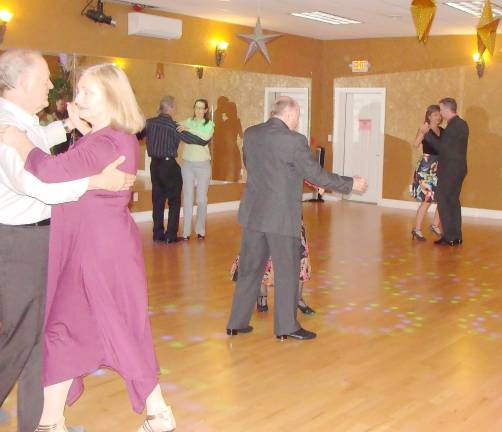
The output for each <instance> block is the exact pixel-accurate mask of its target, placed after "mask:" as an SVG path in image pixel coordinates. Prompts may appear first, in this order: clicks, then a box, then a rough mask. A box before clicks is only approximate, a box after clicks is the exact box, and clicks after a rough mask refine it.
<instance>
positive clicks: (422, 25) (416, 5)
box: [411, 0, 437, 43]
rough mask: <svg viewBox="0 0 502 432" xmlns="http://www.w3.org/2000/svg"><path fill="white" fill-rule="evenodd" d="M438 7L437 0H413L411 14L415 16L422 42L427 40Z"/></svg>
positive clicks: (418, 34)
mask: <svg viewBox="0 0 502 432" xmlns="http://www.w3.org/2000/svg"><path fill="white" fill-rule="evenodd" d="M436 9H437V6H436V2H435V0H413V1H412V2H411V15H412V16H413V21H414V23H415V29H416V30H417V37H418V40H419V41H420V42H423V43H425V42H427V38H428V37H429V31H430V29H431V26H432V21H433V20H434V15H435V14H436Z"/></svg>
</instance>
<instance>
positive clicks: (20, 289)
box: [0, 225, 49, 432]
mask: <svg viewBox="0 0 502 432" xmlns="http://www.w3.org/2000/svg"><path fill="white" fill-rule="evenodd" d="M48 248H49V227H48V226H43V227H13V226H6V225H0V406H1V405H2V404H3V402H4V401H5V399H6V398H7V396H8V395H9V393H10V391H11V390H12V388H13V387H14V385H15V384H16V382H17V383H18V394H17V410H18V430H19V431H20V432H33V431H34V430H35V428H36V427H37V425H38V422H39V420H40V416H41V414H42V408H43V387H42V345H43V321H44V306H45V291H46V286H47V261H48Z"/></svg>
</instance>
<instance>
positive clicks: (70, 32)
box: [2, 0, 322, 210]
mask: <svg viewBox="0 0 502 432" xmlns="http://www.w3.org/2000/svg"><path fill="white" fill-rule="evenodd" d="M84 4H85V2H84V1H80V2H78V1H75V0H51V1H50V2H48V1H45V0H44V1H41V0H22V1H20V0H5V1H4V2H3V3H2V6H3V7H7V8H9V9H10V10H11V11H12V12H13V13H14V14H15V15H14V18H13V20H12V21H11V23H9V28H8V30H7V34H6V36H5V39H4V44H3V48H12V47H24V48H33V49H39V50H41V51H44V52H49V53H50V52H52V53H59V52H69V53H78V54H82V55H85V56H110V57H121V58H125V59H142V60H145V61H146V62H151V63H152V65H155V64H156V63H157V62H163V63H178V64H185V65H187V64H188V65H202V66H215V62H214V45H212V43H211V41H214V40H226V41H228V42H230V47H229V49H228V52H227V56H226V58H225V59H224V63H223V65H222V66H221V68H219V70H218V72H215V71H214V70H211V69H210V70H208V71H206V72H207V75H208V76H211V75H212V74H213V75H214V76H216V75H219V76H221V77H222V79H221V81H218V83H217V85H216V84H215V86H213V89H214V90H213V91H214V92H215V93H219V92H222V91H223V88H225V90H227V89H228V90H231V91H232V93H234V92H235V94H236V95H237V90H238V88H239V87H240V86H241V85H242V87H243V88H244V90H245V91H243V92H241V93H240V94H239V95H238V96H236V97H238V98H239V101H240V100H242V101H241V102H239V103H240V104H241V106H243V108H241V109H240V110H239V114H240V115H241V116H242V121H243V126H244V127H245V125H247V124H248V123H251V122H254V119H255V118H256V119H257V120H256V121H261V120H262V113H263V108H262V107H261V105H260V103H256V104H254V103H250V100H249V99H247V96H249V95H247V94H246V90H249V88H250V87H256V86H258V85H262V84H263V83H264V82H277V83H286V82H288V83H291V82H292V81H289V80H288V77H289V78H292V77H305V78H314V77H317V81H318V83H317V84H316V85H314V86H313V91H312V112H314V111H315V113H320V112H321V110H320V107H319V106H318V107H317V108H316V104H319V103H320V100H321V95H320V91H321V86H320V82H321V80H320V70H321V68H320V62H319V52H320V51H321V49H322V42H321V41H317V40H314V39H309V38H302V37H297V36H291V35H284V36H282V37H281V38H279V39H277V40H275V41H273V42H272V43H270V44H269V52H270V56H271V58H272V63H271V64H268V63H267V61H266V60H265V59H264V58H263V57H262V56H261V54H259V53H258V54H256V55H255V56H253V58H251V59H250V61H249V62H248V63H247V64H246V65H244V64H243V60H244V57H245V54H246V50H247V43H245V42H244V41H241V40H240V39H238V38H237V37H236V36H235V35H236V34H237V33H252V29H251V28H249V27H243V26H238V25H232V24H226V23H222V22H216V21H209V20H204V19H198V18H193V17H187V16H179V15H174V14H164V13H161V12H158V11H148V13H153V14H158V15H165V16H169V17H174V18H179V19H182V20H183V37H182V38H181V39H180V40H172V41H166V40H162V39H155V38H145V37H139V36H128V35H127V13H128V12H130V11H132V9H131V7H129V6H127V5H120V4H108V3H107V4H105V11H106V13H107V14H110V15H112V16H113V17H114V18H115V19H116V20H117V22H118V25H117V27H111V26H108V25H98V24H96V23H93V22H92V21H91V20H89V19H87V18H85V17H82V16H81V15H80V11H81V9H82V7H83V6H84ZM145 65H146V64H145ZM144 67H146V66H144ZM126 68H127V60H126ZM139 69H140V68H137V69H136V70H138V71H139ZM181 70H182V69H181V68H180V67H178V68H175V67H174V66H173V68H172V70H171V72H173V73H175V75H174V79H173V81H172V82H170V83H169V85H166V84H165V83H160V82H159V83H157V84H154V86H155V88H156V89H158V88H159V87H167V88H168V89H169V91H171V92H173V93H175V94H174V95H175V96H180V95H182V93H183V90H181V89H180V87H182V86H186V87H187V92H191V93H192V94H191V96H190V98H192V97H194V95H195V94H197V95H198V94H199V93H198V91H201V92H203V90H204V89H203V87H204V86H206V88H207V84H205V83H207V82H209V78H208V79H207V80H206V81H204V80H203V82H200V83H197V82H196V79H195V78H194V77H195V73H194V74H193V75H192V74H190V75H189V74H186V73H183V74H182V75H179V74H178V75H176V73H177V71H178V72H179V71H181ZM244 71H245V72H254V73H255V74H253V75H250V76H249V77H251V79H250V78H248V77H245V75H244V74H242V72H244ZM166 72H167V70H166ZM239 72H240V73H241V74H240V75H239ZM128 73H132V75H133V76H131V78H132V80H133V81H135V83H136V84H135V85H136V86H137V87H138V86H139V84H138V83H140V82H141V79H142V77H141V76H139V75H136V73H135V72H134V70H129V71H128ZM150 74H151V72H148V74H145V76H150ZM262 74H267V75H270V74H273V75H283V77H277V79H274V78H271V77H270V76H269V77H268V78H264V77H265V76H264V75H262ZM284 76H288V77H284ZM166 77H167V73H166ZM192 77H193V78H192ZM143 78H144V77H143ZM177 79H180V80H181V82H177V81H176V80H177ZM214 79H216V78H214ZM241 80H242V81H241ZM254 80H256V81H254ZM267 80H268V81H267ZM165 82H166V81H165ZM302 82H305V80H303V81H302ZM188 87H190V90H188ZM171 89H173V90H171ZM157 99H158V97H157V94H155V93H154V92H153V91H152V92H151V94H150V95H148V94H146V93H144V94H143V95H142V96H140V103H141V104H142V106H144V107H145V112H146V114H153V112H154V111H155V106H156V105H157V103H158V100H157ZM260 100H261V98H260ZM244 107H245V109H244ZM260 111H261V113H260V115H259V116H258V115H257V113H258V112H260ZM187 115H189V108H188V107H186V105H185V104H180V118H183V117H185V116H187ZM320 120H321V119H320V116H318V115H317V114H315V115H313V116H312V119H311V122H312V124H311V131H312V134H313V135H316V133H317V130H316V128H317V127H319V125H320V123H321V121H320ZM142 188H143V186H142V185H137V186H136V189H137V190H138V191H140V201H139V202H138V203H135V204H134V205H133V207H132V208H133V210H147V209H150V208H151V204H150V203H149V192H148V191H147V192H142V191H141V189H142ZM241 190H242V185H241V184H236V185H218V186H211V187H210V192H209V200H210V202H221V201H227V200H228V201H233V200H238V199H240V193H241Z"/></svg>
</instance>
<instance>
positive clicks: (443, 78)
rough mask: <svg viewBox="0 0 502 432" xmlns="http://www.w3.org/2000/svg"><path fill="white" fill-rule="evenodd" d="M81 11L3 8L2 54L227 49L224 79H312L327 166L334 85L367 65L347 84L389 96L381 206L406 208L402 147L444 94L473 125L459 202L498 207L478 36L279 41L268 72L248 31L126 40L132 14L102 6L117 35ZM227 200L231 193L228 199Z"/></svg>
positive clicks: (166, 57) (495, 140) (216, 27)
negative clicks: (237, 75)
mask: <svg viewBox="0 0 502 432" xmlns="http://www.w3.org/2000/svg"><path fill="white" fill-rule="evenodd" d="M83 4H84V2H83V1H82V2H75V1H68V0H52V1H51V2H50V3H49V2H45V1H40V0H22V1H19V0H5V1H4V2H3V5H5V6H7V7H9V8H10V9H11V10H12V11H13V12H14V13H15V17H14V19H13V21H12V22H11V23H10V24H9V28H8V31H7V34H6V37H5V42H4V47H32V48H38V49H40V50H43V51H52V52H61V51H66V52H78V53H81V54H85V55H94V56H119V57H125V58H136V59H144V60H148V61H151V62H158V61H162V62H170V63H183V64H193V65H205V66H213V65H214V60H213V52H214V48H213V47H212V46H211V45H210V41H211V40H212V39H216V38H219V39H225V40H227V41H229V42H230V48H229V51H228V55H227V57H226V59H225V62H224V65H223V67H222V68H223V69H232V70H240V71H250V72H260V73H270V74H279V75H289V76H298V77H310V78H312V106H311V110H312V118H311V131H312V136H313V138H314V140H315V142H316V144H321V145H325V146H326V147H327V150H328V155H327V156H328V157H327V159H328V161H330V160H331V144H328V143H327V136H328V134H331V133H332V131H333V82H334V79H335V78H337V79H338V78H345V77H349V76H352V74H351V72H350V70H349V69H348V67H347V65H348V63H349V62H350V61H351V60H354V59H367V60H369V61H370V63H371V65H372V68H371V71H370V73H369V74H368V75H367V76H365V77H359V78H355V79H351V80H350V81H345V83H348V82H350V85H354V86H356V85H365V86H369V85H371V86H374V85H386V86H387V92H388V101H389V103H388V106H387V123H386V140H385V173H384V198H394V199H400V198H405V196H406V192H405V191H406V187H407V184H408V182H409V176H410V174H411V167H412V164H413V160H414V158H415V157H416V154H412V153H411V152H410V149H409V148H406V146H405V144H404V142H406V143H407V142H408V141H409V140H410V139H412V138H413V135H414V133H415V129H416V125H417V124H418V123H419V122H420V121H421V120H422V117H423V111H424V109H425V107H426V105H428V104H429V103H432V102H436V101H437V99H438V97H440V96H444V95H446V91H448V92H449V94H448V96H453V97H456V98H457V99H458V100H459V102H460V112H461V113H462V114H463V115H465V117H466V119H467V120H468V121H469V123H470V125H471V141H470V152H469V164H470V172H469V177H468V179H467V180H466V183H465V188H464V192H463V201H464V205H467V206H473V207H484V208H492V209H500V208H501V206H502V200H500V192H499V189H500V179H501V173H500V168H498V167H499V166H501V162H502V160H501V159H500V134H501V131H499V125H500V124H502V123H501V122H500V117H501V116H502V108H500V103H499V100H500V94H499V92H500V90H499V84H498V82H499V77H500V76H501V72H502V71H501V70H500V66H499V65H498V64H497V62H498V57H499V56H500V53H497V55H496V57H495V58H494V59H493V61H492V62H491V64H489V65H488V67H487V73H486V76H485V77H484V78H483V79H481V80H478V78H477V77H476V75H475V71H474V65H473V64H472V60H471V55H472V53H473V52H474V50H475V49H476V37H475V36H447V37H444V36H443V37H431V38H430V39H429V42H428V43H427V45H423V44H420V43H418V42H417V41H416V39H415V38H388V39H365V40H341V41H317V40H313V39H309V38H302V37H296V36H291V35H285V36H283V37H281V38H279V39H277V40H276V41H274V42H272V43H271V44H270V45H269V49H270V54H271V57H272V64H271V65H269V64H267V62H266V61H265V60H264V59H263V58H262V57H261V56H260V55H256V56H255V57H253V58H252V59H251V60H250V61H249V63H248V64H247V65H243V58H244V55H245V51H246V48H247V45H246V43H244V42H242V41H240V40H239V39H238V38H236V37H235V34H236V33H240V32H244V33H247V32H250V31H251V29H249V28H246V27H242V26H237V25H231V24H225V23H220V22H215V21H209V20H203V19H198V18H191V17H186V16H176V15H171V14H166V15H168V16H174V17H179V18H182V19H183V38H182V39H181V40H179V41H164V40H157V39H152V38H142V37H128V36H127V35H126V33H127V32H126V22H127V12H129V11H130V8H129V7H128V6H124V5H113V4H106V12H107V13H109V14H111V15H113V16H114V18H116V19H117V20H118V22H119V24H118V26H117V28H112V27H110V26H106V25H97V24H95V23H93V22H91V21H90V20H88V19H86V18H84V17H81V16H80V8H81V7H82V6H83ZM153 13H157V12H153ZM499 37H500V36H499ZM422 72H423V73H422ZM358 80H359V81H358ZM340 83H342V81H340ZM378 83H380V84H378ZM343 85H345V84H343ZM335 156H336V155H335ZM391 179H400V180H399V181H397V180H396V181H393V180H391ZM237 186H239V185H237ZM232 190H233V189H232ZM220 192H221V191H220ZM233 193H234V192H231V193H230V196H229V197H230V198H231V199H233V197H234V195H232V194H233ZM210 195H211V194H210Z"/></svg>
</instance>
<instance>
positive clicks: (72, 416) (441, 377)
mask: <svg viewBox="0 0 502 432" xmlns="http://www.w3.org/2000/svg"><path fill="white" fill-rule="evenodd" d="M304 217H305V221H306V226H307V236H308V238H309V242H310V249H311V257H312V266H313V279H312V280H311V281H310V282H308V283H307V284H306V293H305V297H306V300H307V302H308V303H309V304H310V305H311V306H312V307H313V308H314V309H316V310H317V314H316V315H313V316H308V317H306V316H299V318H300V321H301V323H302V325H303V326H304V327H305V328H307V329H310V330H314V331H316V332H317V333H318V338H317V339H315V340H313V341H305V342H299V341H294V340H287V341H285V342H279V341H278V340H276V338H275V337H274V335H273V334H272V331H273V310H272V309H273V308H272V309H271V310H270V311H269V312H268V313H263V314H256V313H255V314H254V316H253V320H252V325H253V326H254V327H255V331H254V332H253V333H251V334H246V335H239V336H236V337H232V338H229V337H227V336H226V334H225V327H226V321H227V316H228V312H229V308H230V303H231V298H232V292H233V283H232V282H231V281H230V280H229V275H228V273H229V268H230V265H231V263H232V260H233V258H234V256H235V255H236V253H237V252H238V248H239V238H240V230H239V227H238V225H237V224H236V212H229V213H220V214H212V215H209V220H208V237H207V239H206V240H205V241H197V240H195V239H192V240H190V241H189V242H185V243H178V244H173V245H159V244H154V243H153V242H152V240H151V224H150V223H144V224H141V225H140V227H141V231H142V235H143V240H144V250H145V259H146V266H147V270H148V282H149V292H150V307H151V319H152V326H153V331H154V339H155V345H156V350H157V354H158V358H159V362H160V366H161V376H160V381H161V383H162V384H161V385H162V388H163V391H164V393H165V395H166V397H167V398H168V400H169V402H170V403H172V406H173V410H174V413H175V415H176V418H177V421H178V429H177V431H179V432H190V431H192V432H290V431H297V432H300V431H301V432H314V431H316V432H317V431H319V432H464V431H465V432H497V431H502V292H501V285H500V281H501V276H502V271H501V266H500V262H501V255H502V223H501V222H497V221H491V222H490V221H487V220H482V219H472V218H464V245H463V246H460V247H456V248H451V247H440V246H435V245H433V243H432V240H433V236H432V234H430V235H428V237H429V240H428V241H427V242H424V243H419V242H417V241H412V240H411V235H410V229H411V227H412V223H413V218H414V213H413V212H411V211H405V210H393V209H388V208H380V207H377V206H373V205H367V204H357V203H348V202H338V203H336V202H328V203H325V204H310V203H307V204H305V208H304ZM117 247H120V245H117ZM270 294H271V295H272V299H271V303H273V292H271V293H270ZM76 319H78V317H76ZM85 384H86V391H85V393H84V395H83V396H82V398H81V399H80V400H79V401H78V402H77V404H76V405H75V406H74V407H71V408H70V409H68V410H67V414H66V415H67V424H68V425H69V426H71V428H72V429H70V431H73V432H83V431H85V432H109V431H114V432H115V431H119V432H128V431H131V432H135V431H136V430H137V428H138V426H139V425H140V424H141V423H142V420H143V417H142V416H140V415H137V414H135V413H133V412H132V410H131V408H130V404H129V401H128V398H127V393H126V391H125V387H124V384H123V382H122V381H121V379H120V378H119V377H118V376H117V375H116V374H115V373H113V372H111V371H108V370H98V371H96V372H95V373H93V374H92V376H89V377H88V378H87V379H86V381H85ZM14 430H15V398H14V397H10V399H9V400H8V402H7V403H6V404H5V406H4V407H3V409H2V410H1V411H0V432H11V431H12V432H13V431H14Z"/></svg>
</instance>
